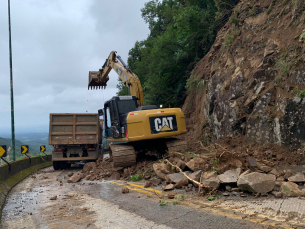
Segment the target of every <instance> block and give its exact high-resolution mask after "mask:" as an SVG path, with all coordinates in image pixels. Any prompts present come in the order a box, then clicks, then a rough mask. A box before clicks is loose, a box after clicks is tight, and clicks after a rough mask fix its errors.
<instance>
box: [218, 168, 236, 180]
mask: <svg viewBox="0 0 305 229" xmlns="http://www.w3.org/2000/svg"><path fill="white" fill-rule="evenodd" d="M240 171H241V169H240V168H237V169H231V170H227V171H226V172H224V173H223V174H221V175H219V176H218V178H219V181H220V183H223V184H230V183H236V182H237V179H238V177H239V175H240Z"/></svg>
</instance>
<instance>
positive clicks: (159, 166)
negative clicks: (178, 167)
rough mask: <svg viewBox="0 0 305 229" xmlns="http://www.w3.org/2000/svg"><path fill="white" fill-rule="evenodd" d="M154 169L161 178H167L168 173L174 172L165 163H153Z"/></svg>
mask: <svg viewBox="0 0 305 229" xmlns="http://www.w3.org/2000/svg"><path fill="white" fill-rule="evenodd" d="M153 169H154V171H155V173H156V174H157V176H158V177H159V178H160V179H161V180H166V175H168V174H171V173H172V171H171V170H170V169H169V167H168V165H166V164H164V163H156V164H153Z"/></svg>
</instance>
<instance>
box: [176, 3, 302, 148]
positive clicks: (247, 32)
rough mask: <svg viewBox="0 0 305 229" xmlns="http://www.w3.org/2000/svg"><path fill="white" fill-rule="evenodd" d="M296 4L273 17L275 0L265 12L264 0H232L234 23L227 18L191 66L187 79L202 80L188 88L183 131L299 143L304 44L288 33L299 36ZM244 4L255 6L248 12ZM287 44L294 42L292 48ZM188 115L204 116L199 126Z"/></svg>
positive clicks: (279, 7) (277, 8)
mask: <svg viewBox="0 0 305 229" xmlns="http://www.w3.org/2000/svg"><path fill="white" fill-rule="evenodd" d="M302 4H303V5H304V2H303V1H296V6H295V7H294V9H295V10H288V11H287V12H285V16H279V17H275V16H274V15H283V11H282V10H283V6H282V5H281V2H275V3H274V4H273V5H272V13H271V14H266V9H267V8H268V6H269V5H270V1H263V0H259V1H250V2H246V1H240V2H239V3H238V5H237V6H236V12H239V13H235V12H234V11H233V14H232V17H236V18H237V19H238V20H239V25H238V26H237V25H235V24H233V23H232V22H231V20H228V22H227V24H226V25H225V26H224V27H223V28H222V29H221V30H220V31H219V32H218V35H217V38H216V40H215V42H214V44H213V46H212V47H211V49H210V51H209V52H208V53H207V54H206V55H205V56H204V58H203V59H202V60H201V61H199V62H198V63H197V65H196V67H195V69H194V70H193V71H192V75H191V77H190V79H189V80H192V81H190V82H196V83H194V85H197V82H198V85H199V83H201V82H202V83H204V87H205V88H204V90H203V89H200V88H198V87H193V88H190V89H189V92H190V93H189V95H188V96H187V98H186V101H185V103H184V105H183V108H182V109H183V111H184V113H185V115H186V117H188V118H187V119H186V122H187V126H188V127H189V129H190V131H189V133H187V135H188V136H192V138H194V137H195V138H197V139H198V140H199V139H200V138H201V136H203V135H208V134H209V135H210V136H211V137H213V138H214V139H220V138H221V137H225V136H234V135H245V136H246V139H247V140H249V141H253V142H257V143H259V144H268V143H276V144H280V145H281V146H283V147H286V148H287V149H288V148H289V147H292V148H293V149H297V148H300V146H301V142H302V141H303V140H304V129H305V122H304V120H305V100H304V99H303V94H301V91H303V90H304V85H305V77H304V75H305V63H304V61H299V59H298V58H300V57H301V58H303V55H304V49H305V47H304V39H302V40H301V41H299V40H298V39H294V38H299V37H300V35H301V34H302V33H303V29H304V26H297V25H298V24H299V23H303V22H301V20H302V19H301V17H300V16H299V15H300V14H301V12H302V11H303V9H304V8H303V5H302ZM249 9H255V10H254V11H255V12H254V14H250V13H249ZM290 9H292V6H291V8H290ZM287 18H294V19H293V21H289V20H287ZM279 25H281V26H280V27H279ZM262 27H263V29H261V28H262ZM296 27H297V29H296ZM283 34H285V38H284V37H283V36H282V35H283ZM286 35H287V36H286ZM229 39H231V40H230V41H229ZM291 47H295V48H294V49H293V51H291V50H292V48H291ZM290 53H292V55H290ZM283 54H285V55H286V54H287V55H290V57H289V58H288V57H287V58H286V57H283ZM294 63H297V64H294ZM194 120H202V121H203V120H204V121H205V120H206V121H207V124H206V128H205V130H202V126H201V125H198V122H195V121H194ZM210 132H211V134H210Z"/></svg>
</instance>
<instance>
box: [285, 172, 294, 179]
mask: <svg viewBox="0 0 305 229" xmlns="http://www.w3.org/2000/svg"><path fill="white" fill-rule="evenodd" d="M292 175H293V173H292V172H291V171H290V170H287V171H285V175H284V179H285V180H287V179H288V178H289V177H291V176H292Z"/></svg>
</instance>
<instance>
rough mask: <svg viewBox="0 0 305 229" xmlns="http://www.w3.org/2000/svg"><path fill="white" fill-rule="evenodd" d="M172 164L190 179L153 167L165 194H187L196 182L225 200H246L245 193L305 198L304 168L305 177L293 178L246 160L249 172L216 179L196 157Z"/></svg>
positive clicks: (229, 173)
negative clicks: (241, 198) (225, 198)
mask: <svg viewBox="0 0 305 229" xmlns="http://www.w3.org/2000/svg"><path fill="white" fill-rule="evenodd" d="M171 163H172V164H174V165H175V166H177V167H179V168H180V169H181V170H182V171H184V173H185V174H186V175H187V176H188V177H189V178H191V179H188V178H187V177H186V176H185V175H184V174H182V173H181V172H177V169H175V168H171V166H169V164H165V163H156V164H154V165H153V169H154V171H155V173H156V175H157V176H158V177H159V178H160V179H161V180H162V181H163V182H164V183H166V185H164V186H163V189H164V190H166V191H167V190H173V189H174V188H177V189H180V188H184V189H185V190H186V191H190V190H192V187H198V185H197V184H196V183H194V182H193V181H197V182H201V184H202V186H203V187H204V188H205V189H206V190H217V189H219V190H222V191H224V193H223V195H224V196H229V195H236V196H247V193H253V194H255V195H258V194H260V195H267V194H268V193H272V194H273V195H274V196H275V197H276V198H279V197H282V196H289V197H299V196H305V186H304V183H305V175H304V173H305V167H304V171H303V172H304V173H303V172H302V173H297V174H293V173H292V172H291V171H290V170H283V171H282V172H278V170H277V169H275V168H271V167H268V166H266V165H262V164H259V163H258V162H257V161H256V160H255V159H254V158H248V163H249V165H250V166H249V169H248V170H246V171H244V172H242V168H241V167H238V168H233V169H229V170H227V171H225V172H223V173H222V174H219V175H218V174H217V171H211V172H203V171H204V170H205V167H206V161H205V160H204V159H202V158H199V157H196V158H193V159H191V160H190V161H188V162H185V161H182V160H180V159H176V160H172V162H171ZM191 180H193V181H191Z"/></svg>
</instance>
